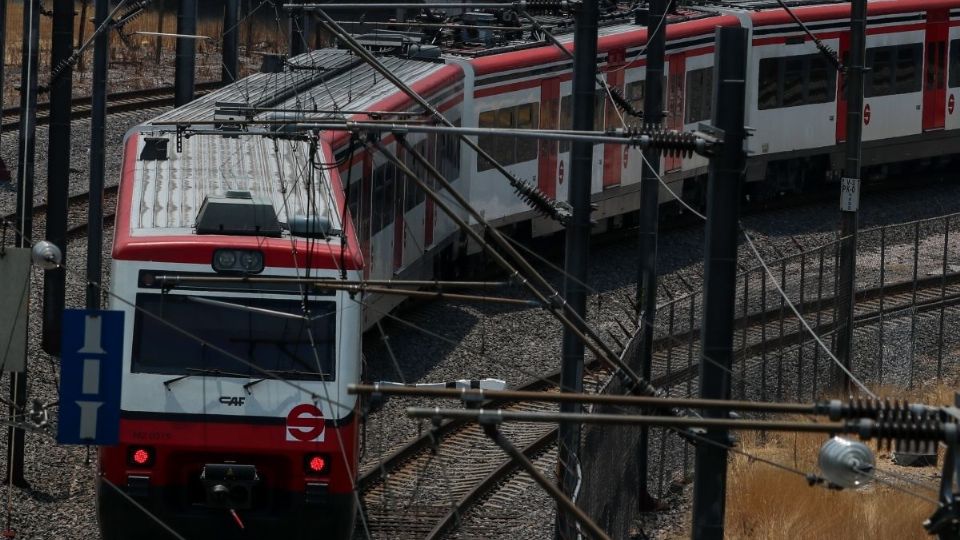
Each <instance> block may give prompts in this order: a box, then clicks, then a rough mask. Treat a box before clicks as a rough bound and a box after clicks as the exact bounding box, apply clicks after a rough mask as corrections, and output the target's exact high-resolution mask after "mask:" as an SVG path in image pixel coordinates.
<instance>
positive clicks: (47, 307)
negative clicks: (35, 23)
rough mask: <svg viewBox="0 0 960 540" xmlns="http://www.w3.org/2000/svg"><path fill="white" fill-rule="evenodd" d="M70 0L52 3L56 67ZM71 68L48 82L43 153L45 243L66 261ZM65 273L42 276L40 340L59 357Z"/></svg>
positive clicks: (66, 43) (67, 43)
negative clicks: (47, 119)
mask: <svg viewBox="0 0 960 540" xmlns="http://www.w3.org/2000/svg"><path fill="white" fill-rule="evenodd" d="M73 7H74V5H73V0H56V1H55V2H54V4H53V40H52V43H51V51H50V52H51V54H50V65H51V66H59V65H61V63H63V62H66V61H67V59H69V58H70V55H71V54H73ZM72 93H73V69H71V68H67V69H64V70H63V71H61V72H60V74H59V75H58V76H57V77H55V78H54V79H53V80H51V81H50V136H49V140H48V145H47V148H48V151H47V240H49V241H50V242H53V243H54V244H56V245H57V247H59V248H60V253H62V254H63V261H64V263H66V260H67V198H68V197H69V196H70V142H71V141H70V109H71V104H72V100H71V98H72V97H73V96H72ZM66 285H67V274H66V272H65V271H64V269H63V268H54V269H53V270H49V271H47V272H44V274H43V339H42V340H41V343H42V345H43V350H44V351H46V352H47V354H51V355H59V354H60V333H61V327H60V321H61V318H62V316H63V308H64V307H65V305H66Z"/></svg>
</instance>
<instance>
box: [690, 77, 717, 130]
mask: <svg viewBox="0 0 960 540" xmlns="http://www.w3.org/2000/svg"><path fill="white" fill-rule="evenodd" d="M712 95H713V68H712V67H708V68H702V69H695V70H693V71H690V72H688V73H687V96H686V98H687V99H686V101H687V116H686V123H687V124H693V123H696V122H702V121H704V120H710V116H711V114H713V111H712V102H711V99H712Z"/></svg>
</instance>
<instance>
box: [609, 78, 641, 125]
mask: <svg viewBox="0 0 960 540" xmlns="http://www.w3.org/2000/svg"><path fill="white" fill-rule="evenodd" d="M604 86H605V87H606V88H607V90H608V91H609V92H610V97H611V98H612V99H613V103H614V104H615V105H616V106H617V108H618V109H620V110H621V111H623V112H625V113H627V114H629V115H630V116H634V117H636V118H643V111H638V110H636V109H635V108H633V104H632V103H630V102H629V101H627V98H625V97H624V96H623V93H621V92H620V89H619V88H617V87H616V86H610V85H608V84H606V83H604Z"/></svg>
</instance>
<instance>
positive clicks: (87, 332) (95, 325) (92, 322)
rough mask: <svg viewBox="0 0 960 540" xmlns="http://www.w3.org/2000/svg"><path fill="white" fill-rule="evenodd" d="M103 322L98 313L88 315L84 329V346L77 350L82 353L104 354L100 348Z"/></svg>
mask: <svg viewBox="0 0 960 540" xmlns="http://www.w3.org/2000/svg"><path fill="white" fill-rule="evenodd" d="M102 324H103V318H102V317H99V316H96V315H87V316H86V321H85V322H84V329H83V347H82V348H81V349H80V350H79V351H77V352H81V353H90V354H103V353H105V352H106V351H104V350H103V349H102V348H100V328H101V325H102Z"/></svg>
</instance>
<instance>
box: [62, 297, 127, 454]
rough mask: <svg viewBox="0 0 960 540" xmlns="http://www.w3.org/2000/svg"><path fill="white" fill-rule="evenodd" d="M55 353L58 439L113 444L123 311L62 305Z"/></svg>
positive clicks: (117, 415)
mask: <svg viewBox="0 0 960 540" xmlns="http://www.w3.org/2000/svg"><path fill="white" fill-rule="evenodd" d="M60 355H61V356H60V406H59V410H60V421H59V424H58V425H57V442H59V443H60V444H88V445H111V444H117V441H118V438H119V435H120V381H121V375H122V373H123V312H122V311H88V310H83V309H67V310H64V312H63V338H62V341H61V347H60Z"/></svg>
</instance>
